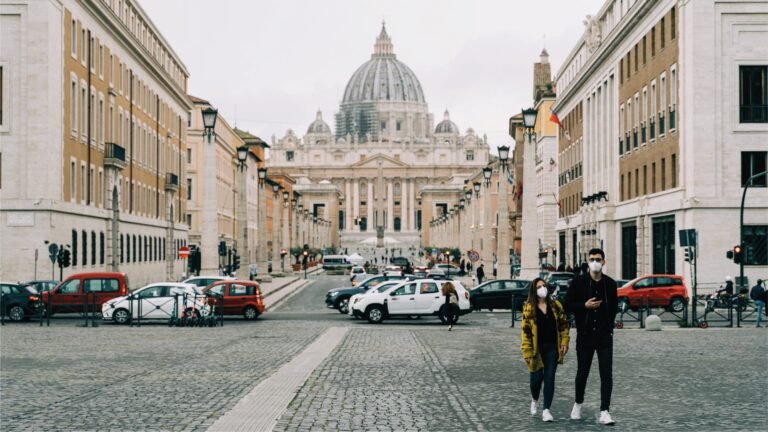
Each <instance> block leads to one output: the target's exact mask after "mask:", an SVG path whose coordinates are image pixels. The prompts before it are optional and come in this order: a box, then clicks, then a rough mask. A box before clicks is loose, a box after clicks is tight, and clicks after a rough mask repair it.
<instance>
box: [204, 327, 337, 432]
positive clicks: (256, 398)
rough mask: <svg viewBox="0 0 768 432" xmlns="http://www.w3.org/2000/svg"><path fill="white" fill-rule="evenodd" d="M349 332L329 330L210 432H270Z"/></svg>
mask: <svg viewBox="0 0 768 432" xmlns="http://www.w3.org/2000/svg"><path fill="white" fill-rule="evenodd" d="M348 331H349V329H347V328H343V327H331V328H329V329H328V330H326V331H325V333H323V334H322V335H320V337H318V338H317V339H316V340H315V341H314V342H313V343H312V344H310V345H309V346H308V347H307V348H306V349H305V350H304V351H302V352H301V354H299V355H297V356H296V357H294V358H293V359H292V360H291V361H289V362H288V363H286V364H285V365H283V366H282V367H281V368H280V369H278V371H277V372H275V373H274V374H273V375H272V376H270V377H269V378H267V379H266V380H264V381H262V382H261V383H259V385H257V386H256V387H254V388H253V390H251V391H250V393H248V394H247V395H245V397H243V398H242V399H240V401H238V402H237V404H236V405H235V406H234V408H232V409H231V410H230V411H229V412H227V413H226V414H224V415H223V416H221V417H219V419H218V420H216V422H215V423H214V424H212V425H211V427H210V428H208V431H210V432H218V431H221V432H237V431H270V430H272V429H273V428H274V427H275V425H276V424H277V421H278V420H279V419H280V416H282V415H283V413H284V412H285V410H286V409H287V408H288V405H289V404H290V403H291V401H292V400H293V398H294V396H295V395H296V393H297V392H298V391H299V388H301V386H302V385H303V384H304V382H305V381H306V380H307V379H308V378H309V375H310V374H312V372H313V371H314V370H315V368H316V367H317V366H319V365H320V363H322V361H323V360H324V359H325V358H326V357H328V356H329V355H330V354H331V352H333V350H334V349H335V348H336V346H337V345H338V344H339V343H341V341H342V340H343V339H344V336H346V334H347V332H348Z"/></svg>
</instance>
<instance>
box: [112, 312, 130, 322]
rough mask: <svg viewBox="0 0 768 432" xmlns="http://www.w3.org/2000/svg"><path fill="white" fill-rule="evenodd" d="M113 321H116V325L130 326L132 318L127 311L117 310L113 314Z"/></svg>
mask: <svg viewBox="0 0 768 432" xmlns="http://www.w3.org/2000/svg"><path fill="white" fill-rule="evenodd" d="M112 321H114V322H115V324H128V323H129V322H130V321H131V316H130V315H129V314H128V311H127V310H126V309H117V310H116V311H115V312H114V313H113V314H112Z"/></svg>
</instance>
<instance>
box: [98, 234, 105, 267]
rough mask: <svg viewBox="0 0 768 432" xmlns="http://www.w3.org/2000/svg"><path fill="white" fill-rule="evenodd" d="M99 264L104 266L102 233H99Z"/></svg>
mask: <svg viewBox="0 0 768 432" xmlns="http://www.w3.org/2000/svg"><path fill="white" fill-rule="evenodd" d="M99 245H101V247H100V248H99V264H101V265H104V246H105V245H104V232H99Z"/></svg>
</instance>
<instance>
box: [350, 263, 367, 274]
mask: <svg viewBox="0 0 768 432" xmlns="http://www.w3.org/2000/svg"><path fill="white" fill-rule="evenodd" d="M349 274H351V275H358V274H365V267H363V266H359V265H357V266H354V267H352V270H350V271H349Z"/></svg>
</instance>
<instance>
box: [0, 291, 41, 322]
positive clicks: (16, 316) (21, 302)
mask: <svg viewBox="0 0 768 432" xmlns="http://www.w3.org/2000/svg"><path fill="white" fill-rule="evenodd" d="M0 293H2V303H0V304H1V305H2V309H0V313H2V314H3V315H6V316H7V317H8V318H9V319H10V320H11V321H17V322H18V321H23V320H25V319H29V317H31V316H34V315H38V314H39V313H40V310H41V308H42V305H43V304H42V303H41V302H40V295H39V293H38V292H37V291H35V289H34V288H32V287H31V286H29V285H23V284H17V283H12V282H0Z"/></svg>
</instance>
